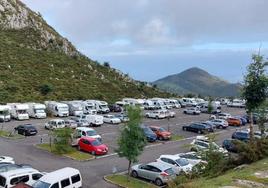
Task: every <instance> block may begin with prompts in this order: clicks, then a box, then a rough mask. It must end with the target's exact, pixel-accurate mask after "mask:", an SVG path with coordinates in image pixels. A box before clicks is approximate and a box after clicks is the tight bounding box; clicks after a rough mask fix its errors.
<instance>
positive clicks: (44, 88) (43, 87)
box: [39, 84, 53, 95]
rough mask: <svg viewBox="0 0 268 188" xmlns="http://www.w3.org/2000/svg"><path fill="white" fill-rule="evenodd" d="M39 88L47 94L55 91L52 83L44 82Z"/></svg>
mask: <svg viewBox="0 0 268 188" xmlns="http://www.w3.org/2000/svg"><path fill="white" fill-rule="evenodd" d="M39 90H40V92H41V94H42V95H47V94H49V93H51V92H52V91H53V86H52V85H50V84H42V85H41V86H40V87H39Z"/></svg>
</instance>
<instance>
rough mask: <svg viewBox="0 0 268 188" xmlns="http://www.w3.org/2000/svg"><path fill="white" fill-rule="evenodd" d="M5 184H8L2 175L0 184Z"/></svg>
mask: <svg viewBox="0 0 268 188" xmlns="http://www.w3.org/2000/svg"><path fill="white" fill-rule="evenodd" d="M5 185H6V178H4V177H3V176H0V186H1V187H5Z"/></svg>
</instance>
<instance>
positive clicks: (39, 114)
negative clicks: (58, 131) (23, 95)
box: [27, 103, 47, 119]
mask: <svg viewBox="0 0 268 188" xmlns="http://www.w3.org/2000/svg"><path fill="white" fill-rule="evenodd" d="M27 104H28V105H29V109H28V110H27V112H28V114H29V116H30V117H33V118H37V119H43V118H46V117H47V114H46V112H45V110H46V106H45V105H44V104H40V103H27Z"/></svg>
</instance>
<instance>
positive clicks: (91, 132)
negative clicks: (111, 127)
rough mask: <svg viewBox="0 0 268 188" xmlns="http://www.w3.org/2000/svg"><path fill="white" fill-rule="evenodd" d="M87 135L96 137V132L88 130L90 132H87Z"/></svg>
mask: <svg viewBox="0 0 268 188" xmlns="http://www.w3.org/2000/svg"><path fill="white" fill-rule="evenodd" d="M87 135H88V136H95V135H97V132H96V131H95V130H90V131H87Z"/></svg>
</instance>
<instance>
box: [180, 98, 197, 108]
mask: <svg viewBox="0 0 268 188" xmlns="http://www.w3.org/2000/svg"><path fill="white" fill-rule="evenodd" d="M179 101H180V102H181V103H182V104H184V105H185V106H189V107H195V106H196V105H197V102H196V101H195V99H193V98H181V99H179Z"/></svg>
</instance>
